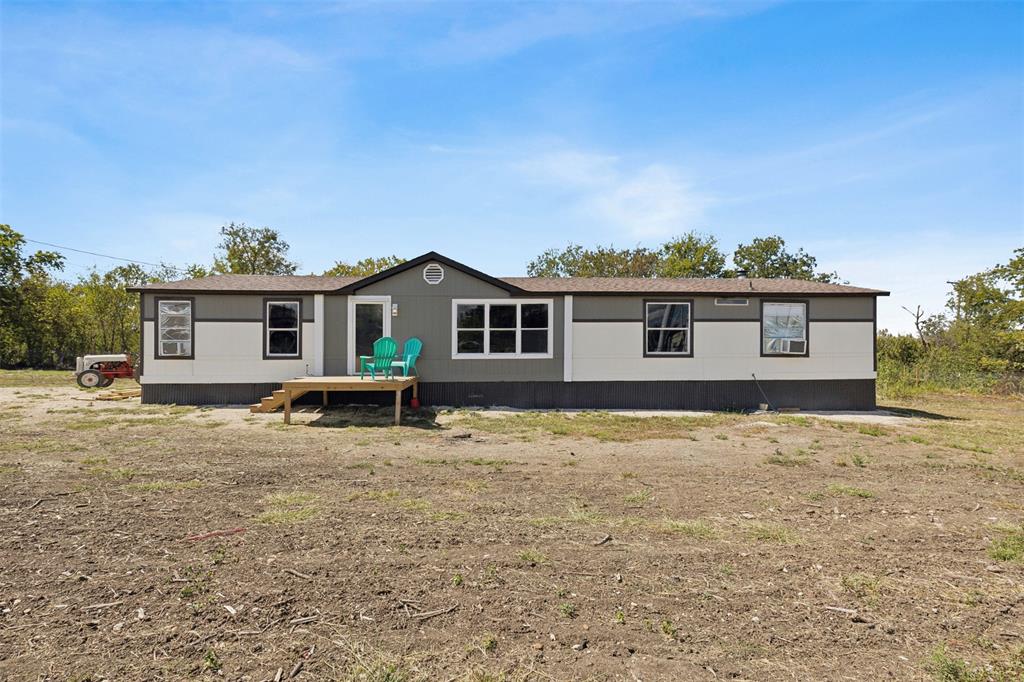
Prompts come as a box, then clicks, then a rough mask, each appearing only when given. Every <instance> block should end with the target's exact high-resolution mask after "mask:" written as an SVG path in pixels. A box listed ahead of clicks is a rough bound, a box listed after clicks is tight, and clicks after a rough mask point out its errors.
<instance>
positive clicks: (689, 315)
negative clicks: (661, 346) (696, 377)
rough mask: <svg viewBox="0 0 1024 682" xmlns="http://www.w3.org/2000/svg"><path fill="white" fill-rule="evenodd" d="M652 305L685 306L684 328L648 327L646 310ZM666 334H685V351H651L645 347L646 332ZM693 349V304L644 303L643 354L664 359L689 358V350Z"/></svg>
mask: <svg viewBox="0 0 1024 682" xmlns="http://www.w3.org/2000/svg"><path fill="white" fill-rule="evenodd" d="M652 305H685V306H686V326H685V327H648V326H647V319H648V317H647V309H648V308H649V307H650V306H652ZM652 329H653V330H655V331H667V332H678V331H685V332H686V350H681V351H664V350H661V351H653V350H650V349H649V348H648V347H647V332H648V331H650V330H652ZM692 347H693V304H691V303H690V302H689V301H644V353H645V354H646V355H662V356H666V357H674V356H679V357H689V356H690V349H691V348H692Z"/></svg>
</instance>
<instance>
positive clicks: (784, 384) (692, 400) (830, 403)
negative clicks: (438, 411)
mask: <svg viewBox="0 0 1024 682" xmlns="http://www.w3.org/2000/svg"><path fill="white" fill-rule="evenodd" d="M760 384H761V388H762V389H764V392H765V393H766V394H767V396H768V399H769V400H770V401H771V403H772V405H773V406H776V407H799V408H801V409H804V410H873V409H875V380H874V379H801V380H767V381H761V382H760ZM279 388H281V384H277V383H262V384H143V385H142V402H143V403H163V404H170V403H174V404H178V405H233V404H252V403H257V402H259V400H260V398H263V397H265V396H269V395H270V394H271V393H272V392H273V391H275V390H277V389H279ZM305 398H308V399H309V400H310V402H317V401H318V399H319V396H311V397H310V396H305ZM419 398H420V402H421V403H422V404H423V405H427V406H430V405H433V406H440V405H445V406H452V407H481V406H503V407H518V408H525V409H587V410H610V409H636V410H655V409H661V410H747V409H755V408H757V406H758V405H759V404H760V403H763V402H764V397H762V395H761V393H760V391H759V390H758V388H757V386H756V385H755V384H754V382H753V381H574V382H571V383H566V382H562V381H487V382H422V383H420V387H419ZM392 399H393V398H392V397H391V394H390V393H388V394H387V395H386V396H382V394H381V393H379V392H368V393H335V394H332V395H331V402H332V403H335V404H339V403H345V404H364V405H376V404H385V403H390V402H391V400H392ZM382 401H383V402H382Z"/></svg>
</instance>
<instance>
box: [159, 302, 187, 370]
mask: <svg viewBox="0 0 1024 682" xmlns="http://www.w3.org/2000/svg"><path fill="white" fill-rule="evenodd" d="M164 303H184V304H186V305H188V347H189V352H188V353H164V341H163V339H162V338H161V337H162V336H163V334H162V332H163V325H162V324H161V323H160V306H162V305H163V304H164ZM177 328H178V327H171V329H177ZM194 331H195V310H194V309H193V303H192V300H191V299H188V298H182V299H171V298H162V299H160V300H158V301H157V302H156V357H157V359H160V358H174V359H179V358H192V357H195V353H196V347H195V343H196V340H195V338H193V337H194V336H195V334H194ZM167 343H177V344H178V347H179V348H180V347H181V344H182V343H183V342H182V341H168V342H167Z"/></svg>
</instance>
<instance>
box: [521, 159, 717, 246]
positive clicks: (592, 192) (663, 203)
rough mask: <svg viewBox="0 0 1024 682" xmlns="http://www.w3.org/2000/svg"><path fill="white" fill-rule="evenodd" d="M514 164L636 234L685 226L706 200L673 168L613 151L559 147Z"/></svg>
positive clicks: (579, 207) (602, 220)
mask: <svg viewBox="0 0 1024 682" xmlns="http://www.w3.org/2000/svg"><path fill="white" fill-rule="evenodd" d="M517 167H518V169H519V170H520V171H521V172H522V173H524V174H525V175H526V176H527V177H528V178H529V179H531V180H532V181H534V182H536V183H541V184H544V185H546V186H548V187H549V188H550V189H552V190H554V191H555V192H556V193H562V194H564V195H567V196H568V201H569V206H570V208H571V209H572V210H574V211H576V212H577V213H581V214H582V215H583V216H584V217H586V218H589V219H591V220H594V221H596V222H597V223H599V224H603V225H604V226H606V227H608V228H611V229H612V230H613V231H614V232H615V233H616V234H621V233H623V232H624V233H625V234H627V235H628V236H630V237H634V238H637V239H648V238H654V237H664V236H668V235H671V234H673V233H674V232H680V231H685V230H687V229H690V228H692V227H694V226H695V224H696V222H697V221H698V220H699V218H700V217H701V215H702V214H703V212H704V209H705V207H706V206H707V204H708V198H707V197H705V196H703V195H702V194H700V193H698V192H697V191H696V190H695V189H694V188H693V186H692V185H691V183H690V182H689V181H688V180H687V179H686V178H685V177H684V176H683V174H682V173H681V172H680V171H679V170H678V169H676V168H674V167H672V166H669V165H666V164H662V163H652V164H647V165H643V166H639V167H637V168H627V167H626V164H625V163H624V162H623V161H622V160H621V159H620V158H618V157H615V156H611V155H605V154H595V153H590V152H581V151H575V150H563V151H558V152H551V153H545V154H540V155H537V156H534V157H531V158H529V159H527V160H525V161H521V162H519V163H518V164H517Z"/></svg>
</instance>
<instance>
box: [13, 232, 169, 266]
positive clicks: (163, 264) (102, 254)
mask: <svg viewBox="0 0 1024 682" xmlns="http://www.w3.org/2000/svg"><path fill="white" fill-rule="evenodd" d="M25 241H27V242H32V243H33V244H42V245H43V246H49V247H52V248H54V249H61V250H63V251H74V252H75V253H84V254H88V255H90V256H99V257H100V258H110V259H111V260H119V261H124V262H125V263H135V264H136V265H148V266H149V267H152V268H167V269H169V270H174V271H175V272H185V271H184V270H182V269H181V268H176V267H174V266H173V265H167V264H165V263H148V262H146V261H144V260H133V259H131V258H121V257H120V256H110V255H108V254H105V253H96V252H95V251H85V250H83V249H76V248H72V247H70V246H61V245H60V244H51V243H50V242H43V241H39V240H38V239H28V238H26V239H25Z"/></svg>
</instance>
